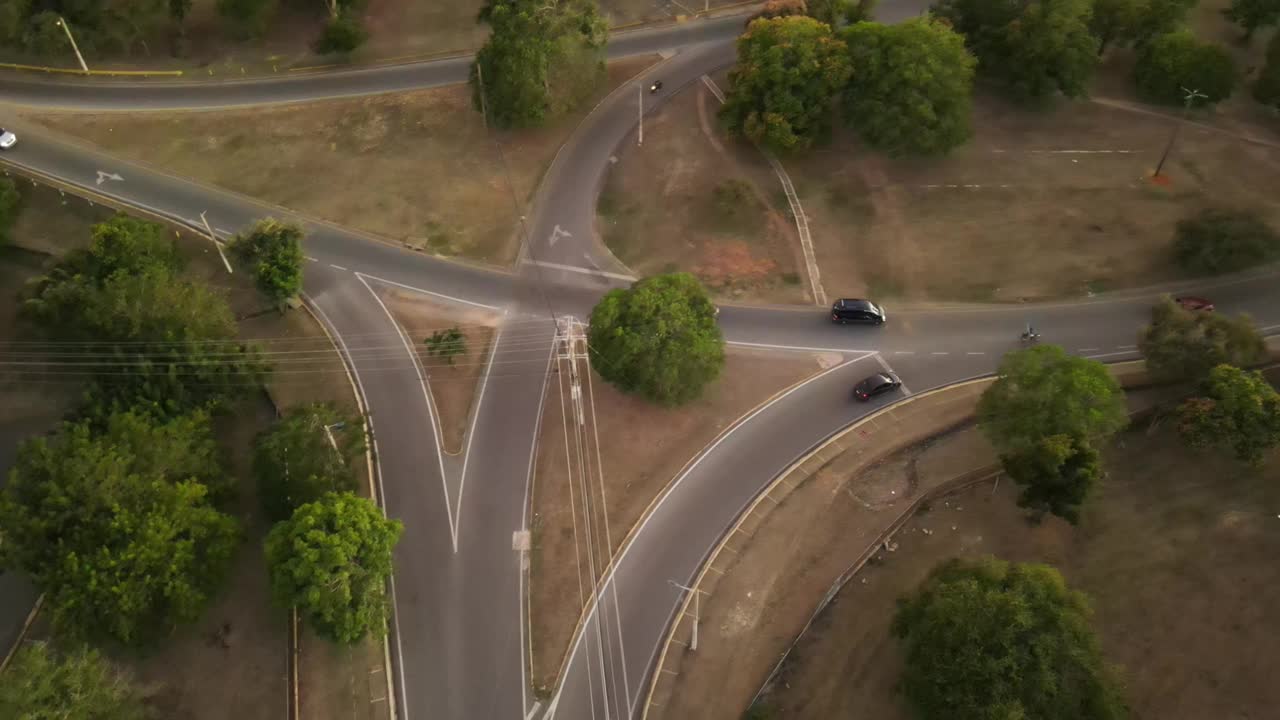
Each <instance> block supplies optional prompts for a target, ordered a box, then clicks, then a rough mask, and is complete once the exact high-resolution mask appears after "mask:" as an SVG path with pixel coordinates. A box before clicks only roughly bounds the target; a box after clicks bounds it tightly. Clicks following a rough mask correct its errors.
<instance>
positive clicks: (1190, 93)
mask: <svg viewBox="0 0 1280 720" xmlns="http://www.w3.org/2000/svg"><path fill="white" fill-rule="evenodd" d="M1182 92H1183V93H1185V102H1184V104H1183V106H1182V116H1181V117H1179V118H1178V124H1176V125H1174V126H1173V132H1172V133H1171V134H1170V135H1169V142H1168V143H1167V144H1166V145H1165V146H1164V152H1163V153H1161V155H1160V162H1159V163H1158V164H1157V165H1156V171H1155V172H1154V173H1152V174H1151V177H1152V178H1153V179H1154V178H1158V177H1160V170H1161V169H1163V168H1164V161H1165V160H1168V159H1169V151H1171V150H1173V143H1174V141H1176V140H1177V139H1178V131H1180V130H1181V129H1182V125H1183V124H1184V123H1185V122H1186V121H1187V115H1190V114H1191V104H1192V103H1194V102H1195V101H1196V100H1198V99H1200V98H1204V97H1208V96H1207V95H1205V94H1204V93H1202V92H1200V91H1199V90H1188V89H1186V88H1182Z"/></svg>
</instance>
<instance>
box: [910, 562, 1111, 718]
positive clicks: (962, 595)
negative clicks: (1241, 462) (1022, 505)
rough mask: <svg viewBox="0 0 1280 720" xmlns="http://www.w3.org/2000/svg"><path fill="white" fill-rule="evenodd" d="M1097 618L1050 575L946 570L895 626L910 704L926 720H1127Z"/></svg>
mask: <svg viewBox="0 0 1280 720" xmlns="http://www.w3.org/2000/svg"><path fill="white" fill-rule="evenodd" d="M1090 615H1091V611H1090V609H1089V601H1088V599H1087V598H1086V597H1085V596H1084V595H1083V594H1081V593H1079V592H1077V591H1074V590H1071V589H1069V588H1068V587H1067V585H1066V582H1065V581H1064V580H1063V579H1062V575H1060V574H1059V573H1058V571H1057V570H1054V569H1053V568H1051V567H1049V566H1047V565H1040V564H1035V563H1022V564H1011V563H1008V562H1005V561H1002V560H996V559H993V558H986V559H983V560H977V561H965V560H958V559H957V560H950V561H947V562H945V563H943V564H941V565H939V566H938V567H936V568H934V569H933V571H932V572H931V573H930V574H929V577H928V578H927V579H926V580H925V581H924V583H923V584H921V586H920V587H919V588H918V589H917V590H916V591H915V592H914V593H912V594H910V595H908V596H907V597H905V598H903V599H902V600H900V601H899V604H898V611H897V614H896V615H895V617H894V619H893V633H894V635H895V636H896V637H898V638H899V639H900V640H901V642H902V645H903V648H904V650H905V651H906V662H905V667H904V669H903V673H902V680H901V687H902V691H903V694H904V695H905V696H906V698H907V701H908V702H909V703H911V705H912V706H914V707H915V708H916V711H917V714H918V716H919V717H922V718H948V720H996V719H999V720H1020V719H1022V718H1035V719H1036V720H1123V718H1126V717H1128V708H1127V707H1126V706H1125V702H1124V700H1123V698H1122V696H1121V693H1120V687H1119V683H1118V682H1117V680H1116V679H1115V677H1114V675H1113V672H1112V671H1111V670H1110V669H1109V668H1108V667H1107V666H1106V665H1105V664H1104V662H1103V658H1102V652H1101V650H1100V648H1099V645H1098V640H1097V638H1096V637H1095V636H1094V634H1093V630H1092V629H1091V628H1090V627H1089V619H1090Z"/></svg>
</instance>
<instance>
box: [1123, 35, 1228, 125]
mask: <svg viewBox="0 0 1280 720" xmlns="http://www.w3.org/2000/svg"><path fill="white" fill-rule="evenodd" d="M1133 81H1134V83H1135V84H1136V85H1137V86H1138V93H1139V94H1140V95H1141V96H1142V97H1143V98H1144V99H1146V100H1148V101H1151V102H1158V103H1168V104H1171V105H1181V104H1183V103H1184V102H1186V92H1185V91H1184V90H1183V88H1186V89H1188V90H1196V91H1198V92H1200V93H1201V94H1203V95H1204V97H1198V98H1196V99H1195V100H1193V101H1192V107H1203V106H1206V105H1213V104H1215V103H1218V102H1220V101H1222V100H1226V99H1227V98H1228V97H1230V96H1231V91H1232V90H1233V89H1234V88H1235V84H1236V65H1235V61H1234V60H1232V59H1231V56H1230V55H1229V54H1227V51H1226V50H1225V49H1223V48H1222V47H1221V46H1220V45H1217V44H1215V43H1206V42H1200V41H1199V40H1197V39H1196V37H1195V36H1194V35H1192V34H1191V31H1189V30H1179V31H1177V32H1171V33H1167V34H1165V35H1161V36H1160V37H1158V38H1156V39H1154V40H1152V41H1151V43H1150V44H1148V45H1146V46H1145V47H1144V48H1143V50H1142V53H1141V54H1140V55H1139V56H1138V62H1137V64H1136V65H1134V68H1133Z"/></svg>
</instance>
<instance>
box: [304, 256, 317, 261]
mask: <svg viewBox="0 0 1280 720" xmlns="http://www.w3.org/2000/svg"><path fill="white" fill-rule="evenodd" d="M303 257H305V258H306V259H307V262H320V261H319V260H317V259H315V258H313V257H311V256H310V255H303Z"/></svg>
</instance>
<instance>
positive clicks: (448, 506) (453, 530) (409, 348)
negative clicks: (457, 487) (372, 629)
mask: <svg viewBox="0 0 1280 720" xmlns="http://www.w3.org/2000/svg"><path fill="white" fill-rule="evenodd" d="M356 279H358V280H359V281H360V284H361V285H364V288H365V289H366V290H368V291H369V294H370V295H372V296H373V299H374V300H376V301H377V302H378V307H380V308H382V312H384V313H386V314H387V319H388V320H390V321H391V324H392V325H393V326H394V327H395V329H396V333H397V334H399V335H400V342H402V343H404V349H405V352H407V353H409V357H411V358H413V369H414V371H415V372H417V374H418V385H419V386H420V387H421V388H422V400H423V402H425V403H426V405H427V416H428V417H430V418H431V432H433V433H434V434H435V437H436V460H437V461H438V462H439V464H440V485H441V486H442V487H443V488H444V506H445V515H446V516H447V517H448V518H449V537H450V539H451V540H452V541H453V552H454V553H455V554H456V553H457V552H458V524H457V522H455V521H454V518H453V503H452V502H450V500H449V477H448V475H446V474H445V471H444V440H443V438H442V437H441V435H440V421H439V420H438V419H437V418H436V411H435V402H433V401H432V399H431V389H430V388H429V387H428V386H427V376H426V373H424V372H423V371H422V363H421V362H419V360H418V354H417V353H415V352H414V351H413V344H412V343H410V342H409V338H407V337H405V334H404V331H403V330H401V329H400V323H398V322H396V318H395V316H394V315H392V314H391V311H390V310H388V309H387V305H386V303H384V302H382V298H380V297H378V293H376V292H374V291H373V288H372V287H370V286H369V283H367V282H365V279H364V276H363V275H361V274H360V273H356Z"/></svg>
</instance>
